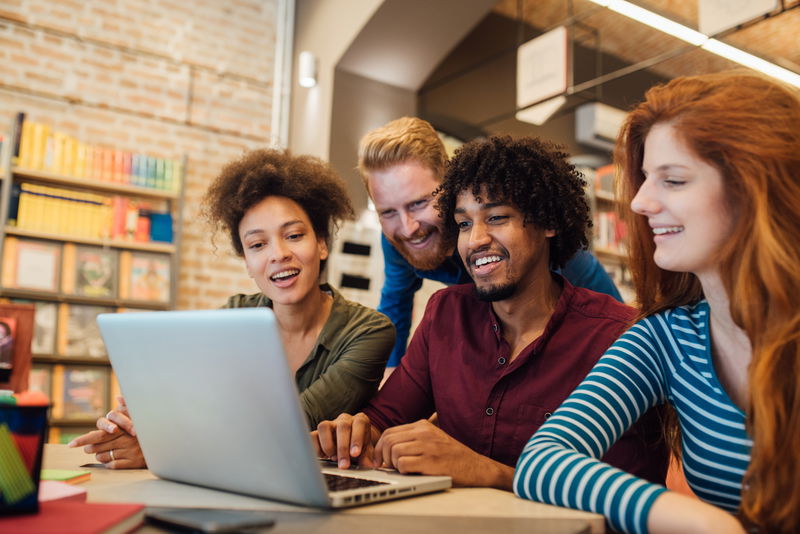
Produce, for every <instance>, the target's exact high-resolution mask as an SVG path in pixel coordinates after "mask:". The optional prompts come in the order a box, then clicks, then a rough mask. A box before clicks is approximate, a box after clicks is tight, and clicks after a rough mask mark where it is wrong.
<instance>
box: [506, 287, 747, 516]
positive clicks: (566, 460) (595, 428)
mask: <svg viewBox="0 0 800 534" xmlns="http://www.w3.org/2000/svg"><path fill="white" fill-rule="evenodd" d="M708 313H709V308H708V303H707V302H706V301H705V300H703V301H700V302H699V303H697V304H695V305H691V306H682V307H678V308H674V309H671V310H666V311H663V312H660V313H658V314H655V315H652V316H650V317H647V318H645V319H643V320H641V321H639V322H638V323H636V324H635V325H634V326H633V327H631V328H630V329H629V330H628V331H627V332H625V334H623V335H622V337H620V338H619V340H617V342H616V343H614V345H612V346H611V347H610V348H609V349H608V351H606V353H605V355H603V357H602V358H601V359H600V360H599V361H598V362H597V364H596V365H595V367H594V369H592V371H591V372H590V373H589V375H588V376H587V377H586V378H585V379H584V381H583V382H582V383H581V385H580V386H578V388H577V389H576V390H575V391H574V392H573V393H572V394H571V395H570V396H569V397H568V398H567V400H565V401H564V403H563V404H562V405H561V407H560V408H559V409H558V410H556V412H555V413H554V414H553V416H552V417H551V418H550V419H549V420H548V421H547V423H545V424H544V425H543V426H542V427H541V428H540V429H539V431H538V432H536V434H534V436H533V437H532V438H531V439H530V441H529V442H528V444H527V445H526V446H525V449H524V450H523V452H522V456H520V459H519V462H518V463H517V470H516V473H515V476H514V491H515V492H516V494H517V495H519V496H520V497H524V498H526V499H532V500H536V501H541V502H545V503H549V504H556V505H559V506H566V507H569V508H577V509H581V510H588V511H592V512H596V513H600V514H603V515H605V516H606V517H607V518H608V519H609V521H610V522H611V524H612V525H613V526H614V528H616V529H618V530H622V531H624V532H646V531H647V516H648V513H649V511H650V507H651V506H652V504H653V502H654V501H655V499H656V497H658V496H659V495H660V494H661V493H663V492H664V491H666V489H665V488H663V487H662V486H659V485H656V484H652V483H650V482H647V481H644V480H642V479H639V478H636V477H634V476H632V475H629V474H627V473H624V472H623V471H620V470H618V469H616V468H613V467H611V466H609V465H608V464H605V463H603V462H601V461H599V460H597V458H600V457H601V456H602V455H603V453H604V452H605V451H606V450H607V449H608V448H609V447H610V446H611V444H613V443H614V442H615V441H616V440H617V439H618V438H619V436H620V435H622V433H623V432H624V431H625V430H626V429H627V428H629V427H630V426H631V425H632V424H633V422H634V421H636V420H637V419H638V418H639V417H640V416H641V414H643V413H644V412H645V411H647V410H648V409H649V408H651V407H652V406H655V405H657V404H661V403H664V402H669V403H670V404H672V405H673V406H674V407H675V410H676V412H677V413H678V419H679V422H680V427H681V433H682V448H683V461H684V472H685V474H686V479H687V482H688V483H689V485H690V486H691V488H692V490H693V491H694V492H695V493H696V494H697V496H698V497H700V498H701V499H703V500H704V501H706V502H708V503H711V504H714V505H716V506H719V507H721V508H723V509H726V510H729V511H735V510H737V509H738V507H739V502H740V498H741V488H742V477H743V475H744V472H745V470H746V469H747V466H748V464H749V462H750V450H751V448H752V445H753V442H752V440H751V439H750V437H749V436H748V435H747V433H746V431H745V414H744V412H743V411H742V410H740V409H739V408H738V407H737V406H736V405H735V404H734V403H733V401H732V400H731V399H730V397H728V395H727V394H726V393H725V391H724V390H723V388H722V386H721V384H720V382H719V379H718V378H717V374H716V372H715V370H714V366H713V362H712V360H711V348H710V344H709V341H710V335H709V326H708V317H709V316H708Z"/></svg>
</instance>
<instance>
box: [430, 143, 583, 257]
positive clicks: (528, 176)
mask: <svg viewBox="0 0 800 534" xmlns="http://www.w3.org/2000/svg"><path fill="white" fill-rule="evenodd" d="M566 158H567V154H566V153H564V152H562V151H561V150H560V149H559V147H557V146H556V145H554V144H552V143H549V142H545V141H541V140H539V139H536V138H532V137H523V138H519V139H512V138H511V137H509V136H498V137H490V138H489V139H476V140H473V141H470V142H469V143H467V144H465V145H464V146H462V147H461V148H460V149H458V150H457V151H456V153H455V155H454V156H453V158H452V159H451V160H450V163H449V165H448V167H447V172H446V173H445V176H444V180H443V182H442V185H441V186H440V187H439V188H438V189H437V190H436V196H437V201H436V209H437V210H438V211H439V214H440V215H441V217H442V218H443V219H444V221H445V228H446V232H448V233H449V234H450V235H451V236H452V235H454V234H455V233H456V232H457V227H456V224H455V221H454V218H453V212H454V211H455V206H456V197H458V195H459V194H461V193H462V192H464V191H471V192H472V194H473V195H475V197H476V198H479V197H480V196H481V195H482V194H484V191H485V194H486V195H487V196H488V197H489V199H492V200H503V201H508V202H510V203H511V204H513V205H514V207H516V208H517V209H519V210H520V211H521V212H522V213H523V214H524V216H525V218H524V221H525V224H528V223H532V224H534V225H535V226H537V227H538V228H542V229H548V230H555V232H556V235H555V236H554V237H552V238H550V267H551V268H557V267H563V266H564V264H565V263H566V262H567V260H569V259H570V258H572V256H574V255H575V253H576V252H577V251H578V250H579V249H582V248H586V247H587V246H588V244H589V242H588V238H587V232H588V229H589V228H590V227H591V226H592V221H591V218H590V216H589V204H588V203H587V202H586V196H585V190H584V188H585V187H586V182H585V181H584V179H583V176H582V175H581V173H579V172H578V171H577V170H576V169H575V167H574V166H573V165H571V164H570V163H568V162H567V159H566ZM484 188H485V189H484Z"/></svg>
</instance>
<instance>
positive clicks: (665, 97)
mask: <svg viewBox="0 0 800 534" xmlns="http://www.w3.org/2000/svg"><path fill="white" fill-rule="evenodd" d="M659 123H669V124H670V125H672V126H673V127H674V128H675V130H676V131H677V133H678V135H679V136H680V137H681V139H682V140H683V141H684V142H685V143H686V144H687V146H688V147H689V148H690V149H691V150H692V151H694V153H695V154H696V155H697V156H699V157H700V158H701V159H703V160H704V161H706V162H708V163H710V164H712V165H714V166H715V167H716V168H717V169H718V170H719V171H720V173H721V174H722V177H723V180H724V181H725V191H726V194H727V202H728V205H729V206H730V209H731V210H733V211H734V213H735V214H736V217H735V222H734V228H733V231H732V233H731V236H730V238H729V239H728V240H727V243H726V245H725V246H724V247H723V249H722V250H721V251H720V252H719V273H720V277H721V279H722V283H723V284H724V287H725V290H726V291H727V294H728V296H729V299H730V313H731V317H732V318H733V320H734V321H735V322H736V324H737V325H738V326H739V327H740V328H742V329H743V330H744V331H745V332H746V333H747V336H748V337H749V339H750V343H751V346H752V350H753V355H752V360H751V364H750V367H749V369H748V397H749V398H748V405H747V407H746V412H747V428H748V432H749V433H750V435H751V436H752V437H753V441H754V443H753V449H752V455H751V460H750V465H749V468H748V470H747V472H746V473H745V477H744V483H743V488H742V505H741V512H742V515H743V516H744V517H745V518H746V519H747V520H749V521H752V522H753V523H755V524H757V525H760V526H761V527H763V528H765V529H766V530H767V531H769V532H773V531H774V532H797V531H798V530H800V96H799V95H798V92H797V91H795V90H793V89H790V88H788V87H785V86H783V85H781V84H779V83H777V82H775V81H771V80H769V79H767V78H764V77H762V76H759V75H756V74H752V73H747V72H727V73H719V74H710V75H703V76H691V77H683V78H677V79H675V80H672V81H671V82H669V83H667V84H666V85H663V86H658V87H654V88H652V89H650V90H649V91H648V92H647V94H646V96H645V101H644V102H643V103H641V104H640V105H639V106H638V107H637V108H636V109H634V110H633V112H631V113H630V115H629V116H628V118H627V120H626V122H625V124H624V126H623V130H622V133H621V135H620V138H619V141H618V142H617V149H616V153H615V159H616V162H617V164H618V171H619V172H618V176H617V178H618V179H617V187H618V194H619V198H620V199H622V208H623V209H622V216H623V217H624V219H625V220H626V222H627V223H628V228H629V229H630V252H629V254H630V268H631V274H632V277H633V282H634V286H635V288H636V293H637V296H638V300H639V304H640V306H641V310H642V316H643V317H644V316H648V315H652V314H654V313H657V312H659V311H662V310H665V309H668V308H672V307H675V306H680V305H684V304H689V303H692V302H697V301H698V300H699V299H701V298H702V296H703V294H702V288H701V286H700V283H699V281H698V280H697V278H696V277H695V276H694V275H693V274H691V273H676V272H669V271H665V270H663V269H660V268H659V267H658V266H657V265H656V264H655V262H654V261H653V253H654V251H655V244H654V242H653V238H652V232H651V229H650V227H649V225H648V224H647V220H646V218H645V217H643V216H641V215H637V214H635V213H633V212H632V211H631V210H629V209H624V208H627V207H628V206H630V202H631V200H632V199H633V197H634V196H635V195H636V192H637V191H638V189H639V186H640V185H641V184H642V182H643V181H644V176H643V174H642V159H643V155H644V141H645V139H646V137H647V135H648V133H649V132H650V129H651V128H652V127H653V126H654V125H656V124H659ZM670 426H671V427H672V428H668V429H667V430H668V435H670V436H671V441H672V446H673V449H674V450H677V449H676V446H678V447H679V437H676V436H679V434H677V433H676V432H674V431H677V430H679V429H678V428H677V421H676V420H673V421H672V423H671V424H670ZM669 430H673V432H669Z"/></svg>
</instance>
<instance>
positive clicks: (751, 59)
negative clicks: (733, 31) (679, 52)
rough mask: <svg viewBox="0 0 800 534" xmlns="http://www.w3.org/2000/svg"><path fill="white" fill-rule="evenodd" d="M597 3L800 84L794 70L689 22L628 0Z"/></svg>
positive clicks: (786, 80)
mask: <svg viewBox="0 0 800 534" xmlns="http://www.w3.org/2000/svg"><path fill="white" fill-rule="evenodd" d="M591 1H592V2H594V3H595V4H598V5H601V6H603V7H607V8H608V9H610V10H612V11H615V12H617V13H619V14H621V15H624V16H626V17H628V18H631V19H633V20H636V21H638V22H641V23H642V24H646V25H647V26H650V27H651V28H655V29H657V30H659V31H662V32H664V33H666V34H669V35H672V36H673V37H677V38H678V39H681V40H683V41H686V42H687V43H690V44H693V45H695V46H699V47H701V48H703V49H704V50H707V51H709V52H711V53H712V54H716V55H718V56H722V57H724V58H726V59H729V60H731V61H733V62H735V63H739V64H740V65H744V66H745V67H749V68H751V69H753V70H757V71H759V72H762V73H764V74H766V75H768V76H772V77H773V78H777V79H779V80H782V81H784V82H787V83H790V84H792V85H795V86H797V87H800V74H797V73H795V72H792V71H790V70H788V69H785V68H783V67H779V66H778V65H776V64H774V63H771V62H769V61H766V60H763V59H761V58H758V57H756V56H754V55H752V54H748V53H747V52H745V51H744V50H741V49H739V48H736V47H733V46H730V45H727V44H725V43H723V42H722V41H718V40H716V39H710V38H709V37H708V36H707V35H705V34H704V33H700V32H698V31H696V30H693V29H692V28H689V27H688V26H684V25H683V24H679V23H677V22H675V21H673V20H670V19H668V18H666V17H662V16H661V15H657V14H656V13H653V12H652V11H649V10H647V9H644V8H642V7H639V6H637V5H635V4H632V3H631V2H627V1H626V0H591Z"/></svg>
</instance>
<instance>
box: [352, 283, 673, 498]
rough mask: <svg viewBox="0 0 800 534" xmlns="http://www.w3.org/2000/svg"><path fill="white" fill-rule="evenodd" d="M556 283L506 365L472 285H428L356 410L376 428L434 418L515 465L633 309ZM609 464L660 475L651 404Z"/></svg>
mask: <svg viewBox="0 0 800 534" xmlns="http://www.w3.org/2000/svg"><path fill="white" fill-rule="evenodd" d="M554 277H555V278H556V280H557V281H558V282H559V283H560V284H561V285H562V286H563V291H562V293H561V297H560V298H559V300H558V303H557V304H556V308H555V310H554V312H553V315H552V317H551V318H550V321H549V322H548V323H547V326H546V327H545V329H544V332H543V333H542V335H541V336H540V337H539V338H538V339H536V340H534V341H533V342H532V343H531V344H530V345H528V346H527V347H525V349H523V350H522V352H520V354H519V355H518V356H517V357H516V359H514V361H513V362H511V363H509V360H510V358H511V351H510V347H509V345H508V343H507V342H506V341H505V340H504V339H503V337H502V335H501V332H500V323H499V321H498V320H497V316H496V315H495V313H494V310H493V309H492V306H491V304H490V303H488V302H482V301H480V300H479V299H478V298H477V295H476V294H475V287H474V286H473V285H472V284H465V285H459V286H452V287H449V288H446V289H443V290H441V291H439V292H437V293H435V294H434V295H433V296H432V297H431V298H430V300H429V301H428V306H427V308H426V310H425V316H424V317H423V318H422V321H421V322H420V324H419V327H417V330H416V332H415V333H414V337H413V339H412V340H411V343H410V345H409V346H408V351H407V352H406V355H405V357H404V358H403V359H402V360H401V363H400V366H399V367H398V368H397V369H396V370H395V371H394V373H392V375H391V376H390V377H389V379H388V380H387V381H386V384H385V385H384V386H383V388H382V389H381V390H380V391H378V394H377V395H376V396H375V397H374V398H373V399H372V401H370V403H369V405H368V406H367V407H366V408H365V409H364V413H366V414H367V416H369V418H370V420H371V421H372V423H373V424H374V425H375V426H376V427H377V428H378V429H380V430H381V431H383V430H385V429H387V428H389V427H392V426H396V425H400V424H406V423H411V422H414V421H417V420H419V419H424V418H427V417H430V416H431V414H433V413H434V412H437V413H438V416H439V427H440V428H441V429H442V430H444V431H445V432H447V434H449V435H450V436H452V437H453V438H455V439H456V440H458V441H460V442H461V443H463V444H465V445H467V446H468V447H470V448H471V449H473V450H474V451H476V452H478V453H480V454H482V455H484V456H488V457H489V458H492V459H494V460H496V461H498V462H501V463H503V464H506V465H510V466H513V465H516V462H517V458H518V457H519V455H520V453H521V452H522V448H523V446H524V445H525V443H527V441H528V439H530V437H531V436H532V435H533V433H534V432H536V430H537V429H538V428H539V427H540V426H541V425H542V423H544V421H545V419H547V418H548V417H550V414H551V413H552V412H554V411H555V410H556V408H557V407H558V406H559V405H560V404H561V402H562V401H563V400H564V399H565V398H567V396H568V395H569V394H570V393H572V390H573V389H575V388H576V387H577V386H578V384H579V383H580V382H581V381H582V380H583V378H584V377H585V376H586V375H587V374H588V373H589V371H590V370H591V369H592V367H593V366H594V364H595V362H596V361H597V360H598V359H599V358H600V356H601V355H602V354H603V352H605V350H606V349H607V348H608V347H609V346H611V344H612V343H613V342H614V341H616V339H617V338H618V337H619V335H620V334H621V333H622V332H623V331H624V330H625V329H626V328H627V327H628V326H629V325H630V323H631V321H632V319H633V317H634V315H635V313H636V312H635V310H634V309H633V308H631V307H629V306H626V305H624V304H621V303H619V302H617V301H616V300H614V299H613V298H611V297H609V296H607V295H602V294H600V293H595V292H594V291H590V290H588V289H583V288H577V287H574V286H572V285H571V284H570V283H569V282H567V281H566V280H564V278H563V277H561V276H559V275H554ZM604 460H605V461H606V462H608V463H610V464H611V465H614V466H616V467H619V468H621V469H624V470H625V471H628V472H631V473H634V474H636V475H638V476H640V477H643V478H647V479H648V480H651V481H654V482H659V483H663V481H664V476H665V474H666V468H667V460H668V454H667V448H666V445H665V444H664V442H663V440H662V439H661V427H660V423H659V419H658V417H657V414H656V413H654V411H653V410H651V411H650V412H648V414H646V415H645V417H643V418H641V419H640V420H639V422H638V423H637V424H636V425H634V427H633V428H632V429H631V430H630V431H628V432H627V433H626V434H625V435H623V437H622V438H621V439H620V440H619V441H618V442H617V443H615V444H614V446H613V447H611V449H610V450H609V451H608V453H607V454H606V455H605V456H604Z"/></svg>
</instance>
